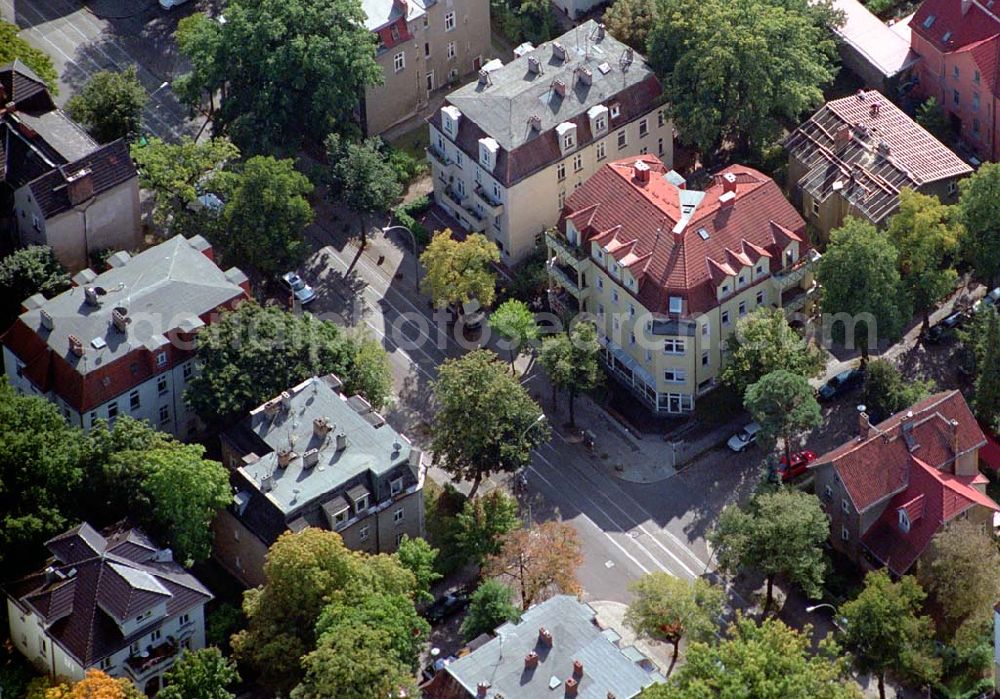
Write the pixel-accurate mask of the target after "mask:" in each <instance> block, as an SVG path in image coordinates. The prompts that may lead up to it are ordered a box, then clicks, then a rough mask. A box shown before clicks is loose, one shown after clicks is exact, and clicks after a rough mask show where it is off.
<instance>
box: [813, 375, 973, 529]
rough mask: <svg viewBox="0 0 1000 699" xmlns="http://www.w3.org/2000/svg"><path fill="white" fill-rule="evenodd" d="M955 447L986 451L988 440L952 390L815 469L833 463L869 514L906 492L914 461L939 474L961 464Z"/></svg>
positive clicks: (897, 417)
mask: <svg viewBox="0 0 1000 699" xmlns="http://www.w3.org/2000/svg"><path fill="white" fill-rule="evenodd" d="M953 422H955V423H957V426H955V427H953V426H952V423H953ZM953 440H954V442H953ZM953 443H954V444H955V445H957V447H958V453H959V454H964V453H966V452H969V451H972V450H974V449H978V448H980V447H981V446H983V445H984V444H985V443H986V437H985V436H984V435H983V432H982V430H981V429H980V428H979V424H978V423H977V422H976V420H975V418H974V417H973V416H972V411H971V410H969V406H968V404H967V403H966V402H965V399H964V398H963V397H962V394H961V393H959V392H958V391H946V392H942V393H937V394H935V395H933V396H930V397H929V398H927V399H925V400H923V401H921V402H919V403H917V404H915V405H913V406H911V407H910V408H908V409H907V410H902V411H900V412H898V413H896V414H895V415H893V416H892V417H890V418H888V419H887V420H885V421H883V422H881V423H879V424H878V425H876V426H873V427H872V428H871V430H870V431H869V435H868V438H867V439H864V440H860V439H857V438H855V439H852V440H851V441H849V442H846V443H844V444H842V445H841V446H839V447H837V448H836V449H834V450H832V451H829V452H827V453H826V454H824V455H822V456H821V457H819V458H818V459H816V461H815V463H814V464H813V466H812V468H819V467H821V466H823V465H824V464H832V466H833V468H834V469H835V470H836V471H837V475H838V476H840V480H841V481H842V482H843V484H844V487H845V488H846V489H847V492H848V495H849V496H850V498H851V501H852V502H853V503H854V507H855V508H856V509H857V510H858V511H859V512H863V511H865V510H867V509H868V508H869V507H871V506H872V505H874V504H875V503H878V502H882V501H884V500H885V499H886V498H888V497H890V496H892V495H895V494H897V493H900V492H903V491H904V490H905V489H906V487H907V486H908V485H909V474H910V473H911V471H912V468H911V466H912V459H919V460H920V461H921V462H922V463H925V464H928V465H929V466H931V467H932V468H935V469H942V468H946V467H948V466H949V465H950V464H951V463H953V462H954V460H955V451H954V446H953ZM911 457H912V459H911Z"/></svg>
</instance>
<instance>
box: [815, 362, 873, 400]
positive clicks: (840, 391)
mask: <svg viewBox="0 0 1000 699" xmlns="http://www.w3.org/2000/svg"><path fill="white" fill-rule="evenodd" d="M864 382H865V372H864V371H862V370H861V369H848V370H847V371H842V372H840V373H839V374H837V375H836V376H834V377H832V378H831V379H830V380H829V381H827V382H826V383H825V384H823V385H822V386H820V387H819V390H818V391H817V392H816V393H817V394H818V396H819V399H820V400H823V401H827V400H833V399H834V398H839V397H840V396H842V395H844V394H845V393H849V392H851V391H853V390H854V389H856V388H861V385H862V384H863V383H864Z"/></svg>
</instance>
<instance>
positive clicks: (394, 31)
mask: <svg viewBox="0 0 1000 699" xmlns="http://www.w3.org/2000/svg"><path fill="white" fill-rule="evenodd" d="M389 34H391V35H392V40H393V41H399V27H398V26H396V25H395V24H394V25H392V27H391V28H390V29H389Z"/></svg>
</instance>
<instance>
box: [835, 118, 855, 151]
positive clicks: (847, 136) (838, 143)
mask: <svg viewBox="0 0 1000 699" xmlns="http://www.w3.org/2000/svg"><path fill="white" fill-rule="evenodd" d="M850 142H851V127H850V125H848V124H844V125H843V126H841V127H840V128H839V129H837V132H836V133H835V134H834V135H833V149H834V150H840V149H841V148H843V147H844V146H846V145H847V144H848V143H850Z"/></svg>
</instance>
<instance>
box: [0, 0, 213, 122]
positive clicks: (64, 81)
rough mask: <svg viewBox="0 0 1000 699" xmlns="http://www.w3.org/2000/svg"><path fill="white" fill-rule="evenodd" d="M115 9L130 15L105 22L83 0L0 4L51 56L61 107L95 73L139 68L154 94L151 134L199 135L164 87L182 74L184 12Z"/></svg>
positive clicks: (148, 3)
mask: <svg viewBox="0 0 1000 699" xmlns="http://www.w3.org/2000/svg"><path fill="white" fill-rule="evenodd" d="M116 5H117V6H120V7H121V8H122V9H124V10H127V13H122V14H120V15H116V16H115V17H114V18H113V19H101V18H100V17H98V16H97V15H96V14H94V12H92V11H91V10H90V9H88V7H86V6H85V5H84V4H82V3H81V2H79V0H0V16H2V17H3V19H5V20H7V21H9V22H14V23H15V24H17V25H18V26H19V27H21V29H22V31H21V36H22V37H23V38H24V39H26V40H27V41H28V42H29V43H30V44H32V45H33V46H35V47H37V48H39V49H41V50H43V51H45V52H46V53H47V54H48V55H49V56H51V57H52V61H53V63H54V64H55V67H56V70H57V72H58V74H59V95H58V96H57V98H56V101H57V102H58V103H59V104H60V105H62V104H65V102H66V101H67V100H68V99H69V98H70V97H71V96H72V95H73V94H75V93H76V92H78V91H79V90H80V89H81V88H82V87H83V85H84V84H86V82H87V80H89V79H90V77H91V76H92V75H93V74H94V73H96V72H98V71H101V70H111V71H122V70H125V69H126V68H127V67H128V66H130V65H135V66H137V68H138V75H139V79H140V81H141V82H142V84H143V86H144V87H145V88H146V90H147V92H148V93H150V95H151V97H150V100H149V103H148V104H147V106H146V108H145V110H144V112H143V124H144V126H145V128H146V130H148V131H149V132H150V133H152V134H153V135H156V136H159V137H161V138H164V139H166V140H177V139H178V138H179V137H180V136H181V135H182V134H185V133H186V134H189V135H194V134H195V133H197V131H198V128H199V126H200V125H199V124H195V123H194V122H192V121H191V120H189V119H188V118H187V117H188V111H187V109H186V108H184V107H182V106H181V105H180V104H179V103H178V101H177V99H176V97H175V96H174V95H173V93H172V92H171V90H170V87H169V85H168V86H167V87H165V88H163V89H159V88H160V85H162V84H163V83H164V82H165V81H169V80H172V78H173V77H174V75H176V74H178V73H179V72H182V71H181V70H180V68H179V64H178V59H177V56H176V47H175V45H174V42H173V38H172V33H173V30H174V29H175V28H176V23H177V17H178V15H179V12H180V11H178V14H170V15H167V14H165V13H164V12H163V10H161V9H160V8H159V6H158V5H157V3H156V0H131V1H130V2H126V1H124V0H122V1H120V2H118V3H117V4H116ZM191 9H194V3H192V5H191Z"/></svg>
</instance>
